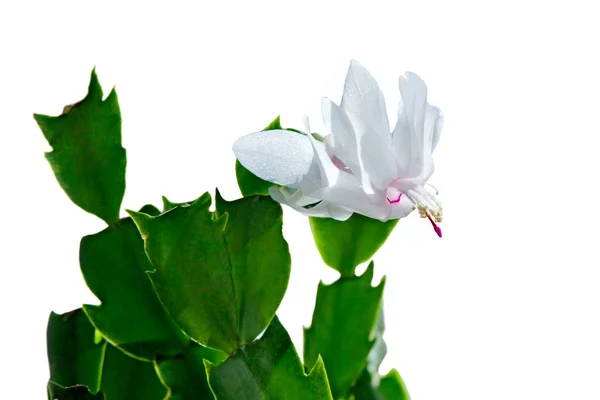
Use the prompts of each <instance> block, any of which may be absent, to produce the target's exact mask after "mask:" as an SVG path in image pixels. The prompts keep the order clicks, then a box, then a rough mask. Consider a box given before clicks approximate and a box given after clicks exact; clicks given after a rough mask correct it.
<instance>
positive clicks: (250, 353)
mask: <svg viewBox="0 0 600 400" xmlns="http://www.w3.org/2000/svg"><path fill="white" fill-rule="evenodd" d="M208 375H209V381H210V387H211V388H212V390H213V392H214V393H215V395H216V397H217V399H219V400H259V399H278V400H308V399H315V400H327V399H332V397H331V392H330V391H329V385H328V384H327V373H326V372H325V368H324V367H323V362H322V361H321V359H318V360H317V361H316V362H315V366H314V368H313V369H312V371H311V372H310V373H309V374H308V375H306V374H305V373H304V368H303V366H302V362H301V361H300V358H299V357H298V353H297V352H296V349H295V348H294V345H293V344H292V341H291V340H290V337H289V335H288V333H287V332H286V330H285V328H284V327H283V326H282V325H281V323H280V322H279V320H278V319H277V317H275V318H273V321H271V324H270V325H269V328H267V330H266V332H265V333H264V335H263V336H262V337H261V338H260V339H258V340H257V341H255V342H254V343H251V344H249V345H246V346H244V347H242V348H241V349H239V350H238V351H237V352H236V353H235V354H233V355H232V356H231V357H230V358H229V359H228V360H227V361H225V362H224V363H222V364H221V365H219V366H212V365H208Z"/></svg>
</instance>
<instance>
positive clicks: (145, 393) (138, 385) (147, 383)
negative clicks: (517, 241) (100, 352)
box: [101, 346, 167, 400]
mask: <svg viewBox="0 0 600 400" xmlns="http://www.w3.org/2000/svg"><path fill="white" fill-rule="evenodd" d="M101 390H102V392H103V393H104V394H105V395H106V399H107V400H163V399H164V398H165V396H166V395H167V388H166V387H165V386H164V385H163V384H162V383H161V381H160V379H159V378H158V374H157V373H156V370H155V368H154V364H153V363H151V362H146V361H140V360H138V359H135V358H133V357H129V356H128V355H126V354H125V353H123V352H122V351H121V350H119V349H117V348H116V347H114V346H107V348H106V356H105V359H104V367H103V368H102V385H101Z"/></svg>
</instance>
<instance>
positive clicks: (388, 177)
mask: <svg viewBox="0 0 600 400" xmlns="http://www.w3.org/2000/svg"><path fill="white" fill-rule="evenodd" d="M361 158H362V162H363V166H364V170H365V172H366V173H367V176H368V177H369V179H370V181H371V182H372V184H373V186H375V187H376V188H377V189H385V188H387V187H388V185H389V184H390V183H391V182H392V180H394V179H395V178H396V177H397V176H398V167H397V166H396V160H395V158H394V153H393V152H392V147H391V143H390V140H387V141H384V140H383V139H381V138H380V137H379V136H377V135H368V136H367V135H365V136H363V139H362V142H361Z"/></svg>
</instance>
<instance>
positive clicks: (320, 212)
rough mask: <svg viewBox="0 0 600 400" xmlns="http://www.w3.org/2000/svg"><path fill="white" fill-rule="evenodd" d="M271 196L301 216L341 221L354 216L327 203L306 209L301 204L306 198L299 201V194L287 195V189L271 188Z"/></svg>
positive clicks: (321, 202)
mask: <svg viewBox="0 0 600 400" xmlns="http://www.w3.org/2000/svg"><path fill="white" fill-rule="evenodd" d="M269 194H270V195H271V197H272V198H273V200H275V201H277V202H279V203H281V204H285V205H287V206H289V207H291V208H293V209H294V210H296V211H298V212H300V213H301V214H303V215H306V216H309V217H324V218H334V219H337V220H339V221H345V220H347V219H348V218H350V216H351V215H352V212H351V211H348V210H346V209H344V208H343V207H340V206H337V205H334V204H330V203H327V202H325V201H320V203H318V204H317V205H316V206H314V207H311V208H304V207H303V206H302V204H301V203H302V202H303V201H304V200H305V199H306V197H301V198H300V199H297V198H296V197H297V193H294V194H292V195H291V196H290V195H289V194H288V193H286V189H285V188H279V187H277V186H273V187H271V188H269ZM317 201H318V200H317Z"/></svg>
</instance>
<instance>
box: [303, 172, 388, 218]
mask: <svg viewBox="0 0 600 400" xmlns="http://www.w3.org/2000/svg"><path fill="white" fill-rule="evenodd" d="M381 194H382V195H383V198H382V196H378V198H380V200H383V201H379V202H374V201H373V200H374V199H375V197H374V196H368V195H367V193H365V191H364V190H363V188H362V187H361V186H360V184H359V183H358V181H357V180H356V178H355V177H354V176H352V175H350V174H347V173H341V174H340V177H339V179H338V181H337V182H336V184H335V185H333V186H329V187H326V188H323V189H322V190H319V191H317V192H315V194H314V195H315V197H320V198H322V199H323V200H324V201H327V202H330V203H333V204H337V205H339V206H341V207H344V208H347V209H348V210H350V211H353V212H357V213H359V214H362V215H365V216H367V217H370V218H375V219H379V220H381V221H387V220H388V219H389V217H390V213H391V208H390V206H389V204H388V203H387V201H385V194H384V193H381Z"/></svg>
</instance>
